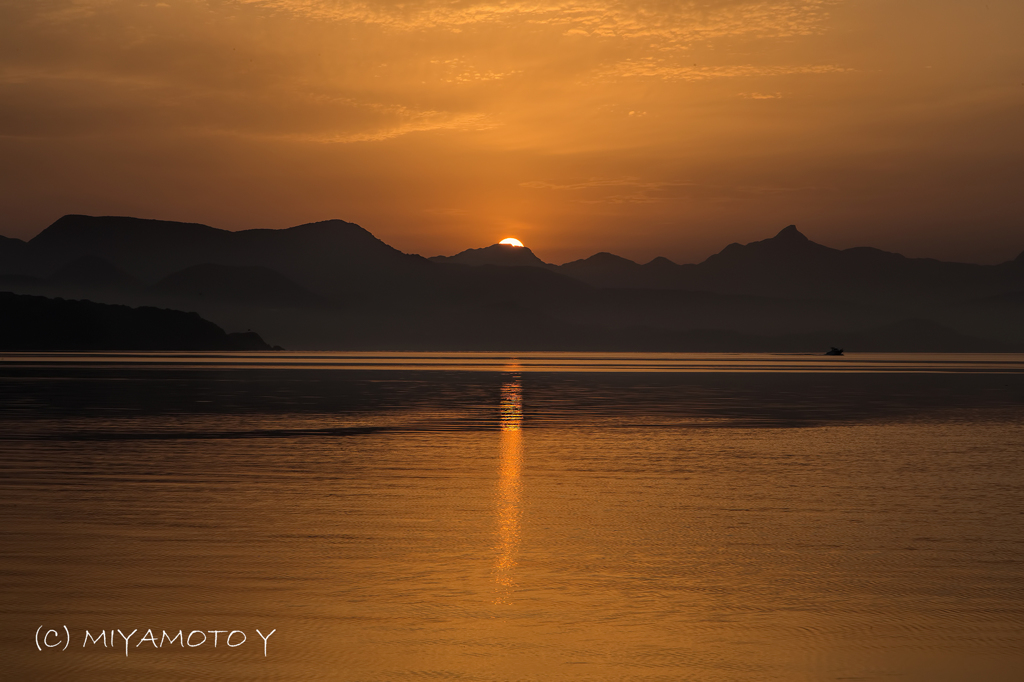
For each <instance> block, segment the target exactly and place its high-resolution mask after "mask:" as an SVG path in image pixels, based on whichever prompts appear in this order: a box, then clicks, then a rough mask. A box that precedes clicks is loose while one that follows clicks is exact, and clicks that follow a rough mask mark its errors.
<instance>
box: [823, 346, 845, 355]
mask: <svg viewBox="0 0 1024 682" xmlns="http://www.w3.org/2000/svg"><path fill="white" fill-rule="evenodd" d="M842 354H843V349H842V348H836V347H835V346H832V350H830V351H829V352H827V353H825V355H842Z"/></svg>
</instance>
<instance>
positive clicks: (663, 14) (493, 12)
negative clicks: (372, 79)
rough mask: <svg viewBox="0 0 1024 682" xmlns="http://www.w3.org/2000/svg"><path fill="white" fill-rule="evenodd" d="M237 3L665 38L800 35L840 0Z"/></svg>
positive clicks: (421, 25)
mask: <svg viewBox="0 0 1024 682" xmlns="http://www.w3.org/2000/svg"><path fill="white" fill-rule="evenodd" d="M234 1H235V2H237V3H239V4H244V5H253V6H258V7H262V8H265V9H268V10H271V11H274V12H287V13H291V14H294V15H298V16H303V17H307V18H311V19H317V20H323V21H344V22H352V23H363V24H376V25H380V26H384V27H387V28H390V29H394V30H401V31H422V30H425V29H443V30H448V31H461V30H465V29H468V28H470V27H473V26H479V25H494V24H505V25H508V24H519V25H523V26H531V25H532V26H545V25H546V26H556V27H558V28H559V29H560V30H562V31H564V32H565V33H567V34H573V35H586V36H593V37H606V38H607V37H621V38H640V39H655V38H656V39H660V40H663V41H668V43H667V44H662V45H659V48H664V47H667V46H668V45H670V44H672V43H678V42H683V41H689V40H706V39H711V38H720V37H736V36H777V37H786V36H795V35H809V34H813V33H819V32H821V31H822V30H823V24H824V22H825V20H826V19H827V17H828V11H827V9H828V7H829V6H830V5H833V4H835V3H836V2H837V1H838V0H776V1H775V2H685V3H672V4H669V5H662V6H660V7H659V6H653V5H651V4H648V3H639V2H626V1H621V0H620V1H614V0H613V1H608V0H603V1H600V0H599V1H590V2H588V1H585V0H563V1H560V2H558V1H556V2H544V1H542V0H534V1H520V2H515V1H512V2H494V1H493V0H490V1H484V2H456V3H452V2H445V1H439V0H434V1H428V2H416V3H386V2H353V1H347V0H234Z"/></svg>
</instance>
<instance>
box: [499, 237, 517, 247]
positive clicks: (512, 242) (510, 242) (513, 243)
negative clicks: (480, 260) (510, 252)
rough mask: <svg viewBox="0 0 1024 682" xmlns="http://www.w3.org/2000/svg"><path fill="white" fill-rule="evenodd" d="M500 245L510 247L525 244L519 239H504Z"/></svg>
mask: <svg viewBox="0 0 1024 682" xmlns="http://www.w3.org/2000/svg"><path fill="white" fill-rule="evenodd" d="M498 243H499V244H507V245H509V246H522V245H523V243H522V242H521V241H519V240H518V239H516V238H515V237H508V238H507V239H502V240H501V241H500V242H498Z"/></svg>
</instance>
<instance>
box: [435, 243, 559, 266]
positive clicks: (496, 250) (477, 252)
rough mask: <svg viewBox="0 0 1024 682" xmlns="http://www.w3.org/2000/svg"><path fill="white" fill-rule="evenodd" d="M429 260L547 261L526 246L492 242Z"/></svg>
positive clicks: (513, 263)
mask: <svg viewBox="0 0 1024 682" xmlns="http://www.w3.org/2000/svg"><path fill="white" fill-rule="evenodd" d="M430 260H432V261H434V262H435V263H454V264H457V265H500V266H504V267H513V266H527V267H547V263H545V262H544V261H542V260H541V259H540V258H537V256H535V255H534V253H533V251H530V249H528V248H527V247H525V246H512V245H511V244H492V245H491V246H486V247H484V248H482V249H466V250H465V251H462V252H460V253H457V254H455V255H454V256H434V257H433V258H431V259H430Z"/></svg>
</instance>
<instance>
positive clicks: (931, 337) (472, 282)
mask: <svg viewBox="0 0 1024 682" xmlns="http://www.w3.org/2000/svg"><path fill="white" fill-rule="evenodd" d="M0 289H7V290H10V291H15V292H18V293H23V294H41V295H46V296H59V297H63V298H89V299H91V300H94V301H98V302H105V303H119V304H128V305H132V306H161V307H172V308H180V309H182V310H186V311H192V312H196V313H198V314H199V315H201V316H203V317H205V318H207V319H209V320H212V321H213V322H215V323H216V324H219V325H221V326H223V327H226V328H232V329H237V328H240V329H259V330H260V332H261V333H262V334H263V335H264V336H265V337H266V338H270V339H273V342H274V343H280V344H282V345H285V346H287V347H289V348H296V349H302V348H309V349H331V348H338V349H342V348H352V349H375V348H380V349H394V350H401V349H408V350H416V349H437V350H460V349H463V350H469V349H504V350H509V349H513V350H514V349H517V348H521V349H526V348H533V349H543V348H548V349H567V350H568V349H583V348H589V349H595V350H597V349H620V350H629V349H655V348H656V349H660V350H673V349H676V350H682V349H688V348H689V349H693V348H697V347H703V346H701V344H703V343H705V342H706V343H711V344H712V345H713V344H714V343H718V344H720V345H721V347H720V348H718V349H719V350H722V349H726V348H727V347H728V348H734V349H735V348H744V349H754V350H756V349H761V350H805V351H820V352H824V351H825V350H827V349H828V348H829V347H830V346H832V345H839V346H843V347H845V348H846V349H847V351H848V352H856V351H857V348H858V344H865V347H867V346H870V347H871V348H872V349H882V350H884V349H885V348H886V347H888V348H893V349H894V348H897V347H899V348H905V347H917V348H920V349H924V348H933V347H937V348H946V349H949V350H953V349H962V348H971V347H973V348H975V349H978V350H985V349H987V350H991V349H993V348H996V347H998V348H1003V349H1005V348H1016V347H1021V346H1022V345H1024V323H1022V322H1018V320H1020V319H1022V317H1024V316H1022V315H1021V308H1020V305H1019V300H1020V298H1019V295H1020V292H1024V255H1022V256H1021V257H1018V258H1017V259H1016V260H1014V261H1009V262H1007V263H1003V264H1000V265H995V266H984V265H972V264H965V263H945V262H941V261H937V260H932V259H915V258H905V257H904V256H901V255H899V254H895V253H887V252H884V251H880V250H878V249H872V248H868V247H860V248H854V249H845V250H839V249H833V248H830V247H827V246H823V245H821V244H817V243H815V242H813V241H811V240H810V239H808V238H807V237H806V236H805V235H804V234H802V233H801V232H800V231H799V230H797V228H796V227H795V226H792V225H791V226H788V227H786V228H785V229H783V230H781V231H780V232H778V233H777V234H776V235H775V236H773V237H770V238H768V239H764V240H760V241H755V242H751V243H749V244H730V245H728V246H726V247H725V248H724V249H722V250H721V251H720V252H719V253H717V254H714V255H712V256H711V257H709V258H707V259H706V260H705V261H703V262H701V263H696V264H676V263H673V262H672V261H670V260H668V259H666V258H655V259H654V260H652V261H650V262H649V263H646V264H639V263H635V262H633V261H630V260H628V259H626V258H622V257H620V256H616V255H614V254H610V253H599V254H595V255H594V256H591V257H590V258H586V259H581V260H577V261H573V262H570V263H565V264H563V265H553V264H549V263H545V262H544V261H543V260H542V259H540V258H539V257H538V256H537V255H536V254H534V253H533V252H532V251H531V250H530V249H528V248H526V247H514V246H508V245H498V244H496V245H492V246H488V247H484V248H479V249H468V250H465V251H463V252H461V253H458V254H456V255H455V256H450V257H434V258H431V259H426V258H423V257H421V256H418V255H415V254H405V253H402V252H400V251H398V250H397V249H394V248H392V247H391V246H389V245H387V244H385V243H384V242H382V241H380V240H379V239H377V238H376V237H374V236H373V235H372V234H370V233H369V232H368V231H366V230H364V229H363V228H362V227H360V226H358V225H355V224H353V223H348V222H345V221H341V220H328V221H322V222H317V223H308V224H305V225H299V226H296V227H292V228H287V229H281V230H266V229H261V230H243V231H239V232H229V231H226V230H218V229H216V228H213V227H209V226H206V225H198V224H194V223H175V222H169V221H158V220H143V219H138V218H127V217H90V216H81V215H72V216H65V217H63V218H61V219H59V220H58V221H56V222H55V223H54V224H53V225H51V226H50V227H48V228H46V229H45V230H43V231H42V232H41V233H40V234H39V235H37V236H36V237H35V238H33V239H31V240H29V241H28V242H23V241H21V240H16V239H7V238H5V239H2V240H0ZM922 325H924V326H922ZM928 325H931V326H928ZM922 330H923V331H922ZM857 334H861V336H857ZM901 338H902V339H904V341H906V343H903V341H900V339H901ZM844 339H849V340H844ZM901 344H903V345H901ZM907 344H910V345H909V346H907ZM972 344H973V346H972ZM993 344H995V345H993ZM706 349H709V350H715V348H706Z"/></svg>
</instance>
